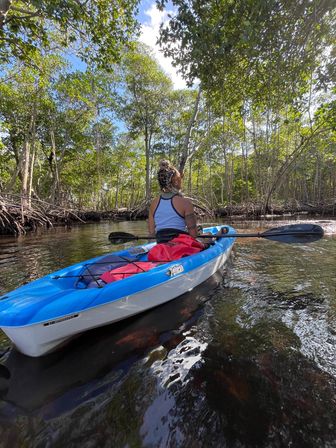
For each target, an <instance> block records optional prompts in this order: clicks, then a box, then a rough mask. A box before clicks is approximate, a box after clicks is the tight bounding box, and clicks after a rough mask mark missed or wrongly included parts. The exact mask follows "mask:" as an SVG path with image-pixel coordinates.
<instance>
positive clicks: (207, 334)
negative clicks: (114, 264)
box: [0, 221, 336, 448]
mask: <svg viewBox="0 0 336 448" xmlns="http://www.w3.org/2000/svg"><path fill="white" fill-rule="evenodd" d="M277 225H279V223H274V222H273V223H270V224H267V223H260V222H258V223H252V224H249V226H250V228H247V230H248V231H250V230H258V231H263V230H264V229H265V228H266V227H267V226H272V227H273V226H274V227H275V226H277ZM324 225H326V226H327V229H328V231H330V232H332V231H333V230H334V231H335V228H336V227H335V225H334V227H333V223H332V222H330V221H328V222H327V223H324V224H323V226H324ZM244 227H245V228H246V227H247V226H243V225H242V224H240V225H239V226H237V229H238V230H239V231H242V230H244ZM114 230H123V231H128V232H132V233H144V232H145V224H144V223H119V224H117V225H116V227H112V226H111V225H108V224H102V225H94V226H84V227H78V228H74V229H72V230H71V231H68V232H64V231H61V230H56V231H55V232H54V233H48V234H42V235H39V236H34V235H31V236H29V237H26V238H21V239H19V240H13V239H3V240H1V242H0V264H1V278H0V281H1V284H0V289H1V290H2V291H1V292H2V293H3V292H5V291H7V290H9V289H12V288H13V287H14V286H15V285H17V284H21V283H23V282H24V281H27V279H31V278H36V277H39V276H41V275H44V274H46V273H48V272H50V271H53V270H56V269H59V268H61V267H64V266H67V265H69V264H71V263H74V262H77V261H80V260H84V259H87V258H90V257H93V256H95V255H98V254H100V253H104V252H109V251H111V246H110V245H109V243H108V241H107V236H108V234H109V233H110V232H111V231H114ZM335 253H336V240H335V239H333V238H332V237H326V238H325V239H323V240H321V241H318V242H315V243H312V244H311V245H285V244H281V243H277V242H270V241H265V240H255V239H249V240H248V239H244V240H243V239H242V240H240V241H237V243H236V245H235V249H234V253H233V255H232V257H231V259H230V262H229V264H228V266H227V268H226V271H225V274H224V276H222V275H221V273H219V274H218V275H217V276H215V277H213V278H212V279H210V280H209V282H207V283H204V284H203V285H201V286H200V287H198V288H196V290H194V291H192V292H191V293H188V294H186V295H184V296H183V297H181V298H179V299H177V300H174V301H172V302H170V303H167V304H166V305H164V306H161V307H159V308H157V309H154V310H152V311H150V312H148V313H146V314H143V315H141V316H138V317H135V318H133V319H130V320H128V321H126V322H122V323H120V324H117V325H113V326H109V327H106V328H102V329H99V330H94V331H91V332H90V333H88V334H86V335H84V336H82V337H80V338H79V339H77V340H75V341H73V342H72V343H71V344H70V345H69V346H67V347H65V348H64V349H62V350H60V351H59V352H56V353H54V354H52V355H49V356H47V357H45V358H40V359H31V358H28V357H25V356H23V355H20V354H19V353H17V352H15V351H14V350H11V351H10V352H8V353H7V354H6V355H5V357H4V358H3V365H4V366H5V367H6V368H7V369H8V371H6V370H0V376H1V374H2V377H3V378H2V379H1V378H0V394H1V398H2V400H1V402H0V437H1V441H2V442H1V444H2V445H1V446H8V447H9V446H28V447H30V446H34V447H35V446H36V447H37V446H48V445H49V446H74V447H77V446H83V447H91V446H111V447H124V446H134V447H135V446H146V447H147V446H148V447H174V448H175V447H196V448H198V447H204V446H209V447H210V446H216V447H217V446H228V447H251V446H256V447H264V446H265V447H269V446H272V447H282V446H293V447H301V446H305V447H316V446H328V447H333V446H336V444H335V434H336V430H335V421H336V419H335V417H336V415H335V414H336V408H335V402H336V392H335V391H336V387H335V386H336V356H335V353H336V351H335V347H336V319H335V317H336V294H335V292H336V291H335V289H336V276H335V273H334V272H335V271H334V266H335ZM1 345H2V347H3V348H6V347H8V345H9V344H8V341H7V340H6V338H4V337H3V339H2V341H1ZM6 372H9V373H10V375H11V376H10V378H9V379H8V378H5V376H6Z"/></svg>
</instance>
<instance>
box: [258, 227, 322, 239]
mask: <svg viewBox="0 0 336 448" xmlns="http://www.w3.org/2000/svg"><path fill="white" fill-rule="evenodd" d="M323 233H324V232H323V229H322V227H320V226H318V225H317V224H290V225H288V226H282V227H275V228H274V229H269V230H267V231H266V232H264V233H262V234H261V235H260V236H262V237H263V238H267V239H268V240H272V241H280V242H282V243H312V242H313V241H317V240H319V239H321V238H322V237H323Z"/></svg>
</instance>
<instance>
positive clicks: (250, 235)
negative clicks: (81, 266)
mask: <svg viewBox="0 0 336 448" xmlns="http://www.w3.org/2000/svg"><path fill="white" fill-rule="evenodd" d="M286 235H292V236H306V235H314V236H315V235H316V232H305V233H302V232H278V233H275V232H274V233H272V234H267V233H266V232H265V233H263V232H258V233H224V234H223V235H197V236H196V237H195V238H271V237H273V236H286ZM111 239H113V237H111ZM116 239H122V237H116ZM125 239H133V240H156V236H149V235H132V236H129V237H125Z"/></svg>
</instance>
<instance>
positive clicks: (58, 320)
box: [43, 314, 79, 327]
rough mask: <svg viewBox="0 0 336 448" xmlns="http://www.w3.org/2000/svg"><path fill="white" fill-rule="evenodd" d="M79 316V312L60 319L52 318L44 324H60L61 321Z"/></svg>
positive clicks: (46, 325) (45, 325)
mask: <svg viewBox="0 0 336 448" xmlns="http://www.w3.org/2000/svg"><path fill="white" fill-rule="evenodd" d="M78 316H79V314H72V315H71V316H65V317H61V318H60V319H55V320H51V321H50V322H45V323H44V324H43V326H44V327H48V326H49V325H54V324H58V323H60V322H64V321H65V320H70V319H74V318H75V317H78Z"/></svg>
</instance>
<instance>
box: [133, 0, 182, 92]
mask: <svg viewBox="0 0 336 448" xmlns="http://www.w3.org/2000/svg"><path fill="white" fill-rule="evenodd" d="M167 15H168V13H167V10H165V11H163V12H161V11H159V10H158V9H157V8H156V5H155V1H153V0H142V1H141V2H140V7H139V15H138V19H139V21H140V23H141V34H140V38H139V40H140V41H141V42H143V43H144V44H146V45H148V46H149V47H151V48H152V50H153V53H154V55H155V57H156V59H157V61H158V62H159V64H160V65H161V67H162V68H163V70H164V71H165V72H166V73H167V74H168V75H169V76H170V78H171V80H172V81H173V85H174V88H175V89H185V88H187V86H186V83H185V81H184V80H183V79H182V77H181V76H180V75H179V74H178V72H177V70H176V68H174V67H173V65H172V63H171V59H170V58H165V57H164V56H163V54H162V52H161V51H160V48H159V46H158V45H156V40H157V38H158V35H159V28H160V24H161V23H162V22H166V21H167V20H168V17H167Z"/></svg>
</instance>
